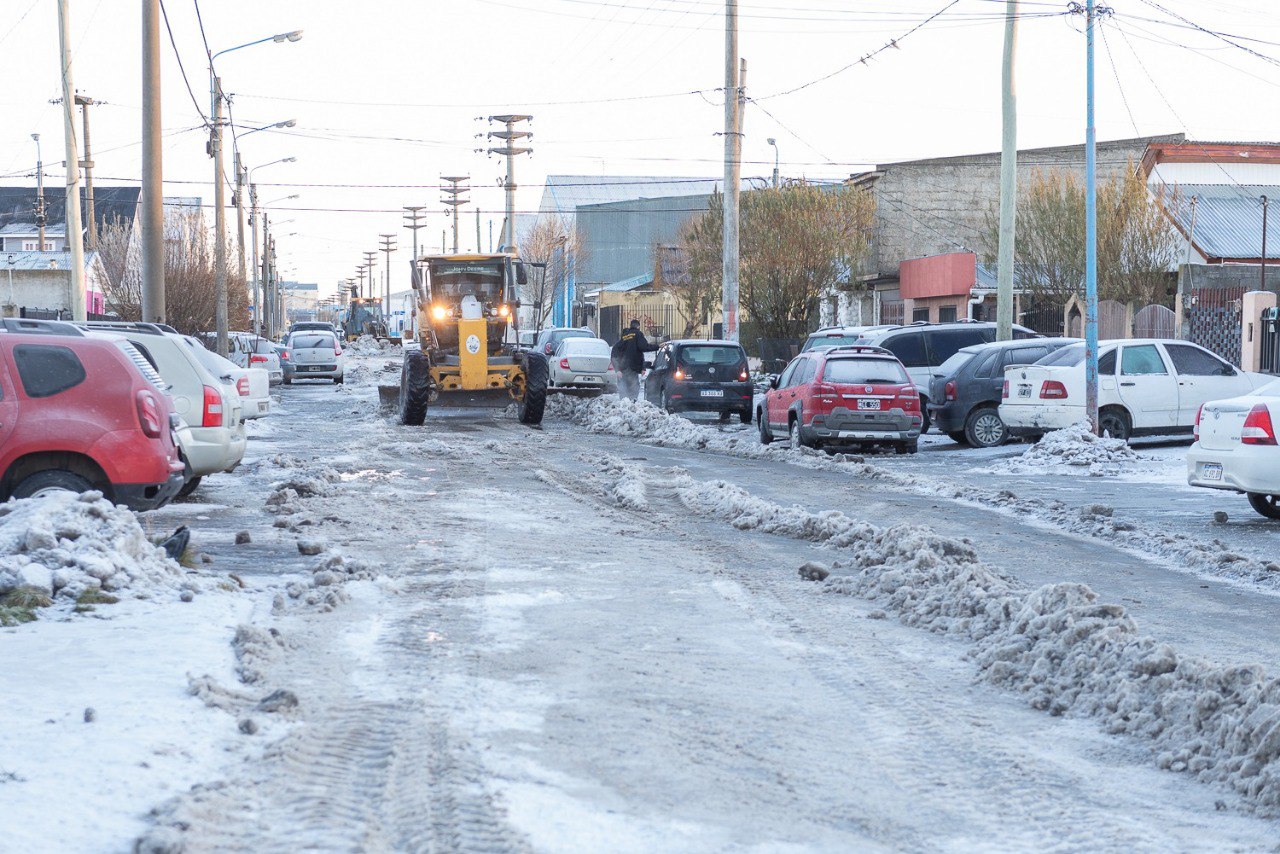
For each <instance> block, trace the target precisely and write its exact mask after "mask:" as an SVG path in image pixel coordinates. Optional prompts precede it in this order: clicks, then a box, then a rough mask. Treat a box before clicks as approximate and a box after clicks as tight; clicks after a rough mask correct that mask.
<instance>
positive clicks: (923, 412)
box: [920, 395, 933, 436]
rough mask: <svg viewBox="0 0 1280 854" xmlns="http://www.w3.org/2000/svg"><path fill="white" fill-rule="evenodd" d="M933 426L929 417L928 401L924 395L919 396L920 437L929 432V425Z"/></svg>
mask: <svg viewBox="0 0 1280 854" xmlns="http://www.w3.org/2000/svg"><path fill="white" fill-rule="evenodd" d="M931 424H933V419H932V418H930V417H929V399H928V398H927V397H925V396H924V395H920V435H921V436H923V435H924V434H925V433H928V432H929V425H931Z"/></svg>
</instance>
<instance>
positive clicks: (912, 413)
mask: <svg viewBox="0 0 1280 854" xmlns="http://www.w3.org/2000/svg"><path fill="white" fill-rule="evenodd" d="M769 385H770V389H769V391H768V392H766V393H765V396H764V400H763V401H761V402H760V404H758V407H757V410H756V419H757V421H758V423H759V428H760V442H761V443H762V444H765V445H767V444H769V443H770V442H772V441H773V439H774V436H775V431H777V432H779V433H782V434H783V435H785V436H787V437H788V438H790V439H791V443H792V445H793V446H794V445H803V446H804V447H807V448H825V447H836V446H857V447H861V448H871V447H875V446H888V447H891V448H893V450H894V451H895V452H896V453H899V454H914V453H915V452H916V450H917V449H918V446H919V441H920V426H921V423H922V421H923V418H922V416H921V414H920V398H919V395H918V393H917V390H916V387H915V384H914V383H913V382H912V381H911V377H910V376H909V375H908V374H907V369H906V368H904V367H903V365H902V362H900V361H899V360H898V358H897V357H896V356H894V355H893V354H892V353H890V352H889V351H888V350H885V349H884V348H881V347H871V346H863V345H849V346H844V347H833V348H830V349H813V350H810V351H809V352H807V353H801V354H800V355H799V356H797V357H796V358H795V359H793V360H792V361H791V364H789V365H787V368H786V370H785V371H783V372H782V374H781V376H775V377H771V378H770V381H769Z"/></svg>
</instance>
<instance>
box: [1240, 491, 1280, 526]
mask: <svg viewBox="0 0 1280 854" xmlns="http://www.w3.org/2000/svg"><path fill="white" fill-rule="evenodd" d="M1248 496H1249V506H1250V507H1252V508H1253V509H1254V510H1256V511H1257V512H1258V514H1259V515H1262V516H1266V517H1267V518H1268V519H1280V495H1267V494H1266V493H1263V492H1250V493H1248Z"/></svg>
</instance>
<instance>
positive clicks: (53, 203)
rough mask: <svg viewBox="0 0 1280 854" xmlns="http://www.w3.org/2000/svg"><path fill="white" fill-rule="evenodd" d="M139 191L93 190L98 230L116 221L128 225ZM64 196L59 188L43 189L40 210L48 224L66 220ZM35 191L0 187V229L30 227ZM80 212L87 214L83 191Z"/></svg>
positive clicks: (109, 188) (97, 188)
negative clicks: (3, 227) (11, 224)
mask: <svg viewBox="0 0 1280 854" xmlns="http://www.w3.org/2000/svg"><path fill="white" fill-rule="evenodd" d="M141 192H142V188H141V187H138V186H132V187H130V186H123V187H103V186H95V187H94V188H93V216H94V219H96V220H97V221H98V224H99V226H103V225H109V224H110V223H112V222H114V221H115V219H116V218H117V217H118V218H119V219H120V220H121V221H122V222H125V223H129V222H132V220H133V218H134V216H135V214H136V213H137V210H138V196H139V195H140V194H141ZM66 201H67V198H66V192H65V191H64V190H63V189H62V188H61V187H45V190H44V210H45V216H46V217H48V220H49V222H62V221H63V220H65V219H66V213H65V208H66ZM35 203H36V188H35V187H0V226H3V225H8V224H10V223H23V222H25V223H32V224H34V223H35V221H36V214H35ZM80 210H81V212H82V215H83V212H84V211H87V210H88V208H87V207H86V205H85V199H84V187H81V188H80Z"/></svg>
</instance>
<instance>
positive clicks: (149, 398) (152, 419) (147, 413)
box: [138, 391, 161, 439]
mask: <svg viewBox="0 0 1280 854" xmlns="http://www.w3.org/2000/svg"><path fill="white" fill-rule="evenodd" d="M138 423H139V424H140V425H141V426H142V432H143V433H145V434H146V435H147V436H148V438H151V439H159V438H160V426H161V425H160V405H159V404H158V403H156V399H155V397H154V396H153V395H152V394H151V392H149V391H140V392H138Z"/></svg>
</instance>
